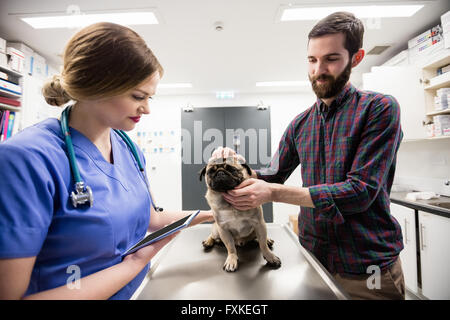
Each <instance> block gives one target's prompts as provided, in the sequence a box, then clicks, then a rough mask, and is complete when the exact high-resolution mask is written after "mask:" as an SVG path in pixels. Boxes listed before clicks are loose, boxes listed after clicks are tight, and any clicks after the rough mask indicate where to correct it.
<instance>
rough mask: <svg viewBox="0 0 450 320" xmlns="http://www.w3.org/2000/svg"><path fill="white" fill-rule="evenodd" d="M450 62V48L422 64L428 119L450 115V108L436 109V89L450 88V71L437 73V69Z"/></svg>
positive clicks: (438, 137)
mask: <svg viewBox="0 0 450 320" xmlns="http://www.w3.org/2000/svg"><path fill="white" fill-rule="evenodd" d="M448 64H450V50H449V49H445V50H443V51H442V52H441V53H440V54H439V55H436V56H434V57H433V58H432V59H431V60H430V61H428V62H426V63H425V64H423V65H422V66H421V69H422V75H423V78H422V80H421V82H422V84H423V89H424V95H425V116H426V120H427V122H428V121H432V120H433V116H437V115H450V109H444V110H435V109H434V97H435V96H436V91H437V90H439V89H441V88H450V72H447V73H444V74H441V75H437V69H438V68H440V67H443V66H446V65H448ZM446 138H450V137H448V136H437V137H432V138H428V139H424V140H431V139H446Z"/></svg>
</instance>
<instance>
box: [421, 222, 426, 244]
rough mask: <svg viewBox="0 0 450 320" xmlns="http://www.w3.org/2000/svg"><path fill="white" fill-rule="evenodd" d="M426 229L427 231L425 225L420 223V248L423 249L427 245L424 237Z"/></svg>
mask: <svg viewBox="0 0 450 320" xmlns="http://www.w3.org/2000/svg"><path fill="white" fill-rule="evenodd" d="M424 231H425V226H424V225H423V224H420V242H421V244H420V249H421V250H422V251H423V248H426V247H427V246H426V245H425V243H424V241H423V239H424V236H423V234H424Z"/></svg>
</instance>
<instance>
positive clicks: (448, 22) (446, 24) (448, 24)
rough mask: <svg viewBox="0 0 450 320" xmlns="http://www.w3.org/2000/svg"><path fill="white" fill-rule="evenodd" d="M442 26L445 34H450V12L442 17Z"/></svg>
mask: <svg viewBox="0 0 450 320" xmlns="http://www.w3.org/2000/svg"><path fill="white" fill-rule="evenodd" d="M441 25H442V32H443V33H446V32H450V11H447V12H446V13H444V14H443V15H442V16H441Z"/></svg>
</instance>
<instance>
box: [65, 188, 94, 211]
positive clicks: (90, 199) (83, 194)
mask: <svg viewBox="0 0 450 320" xmlns="http://www.w3.org/2000/svg"><path fill="white" fill-rule="evenodd" d="M70 198H71V199H72V204H73V206H74V207H75V208H76V207H77V206H78V205H82V204H85V203H87V204H88V205H89V206H90V207H92V205H93V204H94V195H93V194H92V189H91V187H89V186H85V185H84V182H77V183H75V191H72V193H71V195H70Z"/></svg>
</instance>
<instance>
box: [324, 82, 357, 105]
mask: <svg viewBox="0 0 450 320" xmlns="http://www.w3.org/2000/svg"><path fill="white" fill-rule="evenodd" d="M355 91H356V88H355V87H354V86H353V85H352V84H351V83H350V82H349V83H347V84H346V85H345V86H344V88H343V89H342V91H341V92H340V93H339V94H338V95H337V96H336V98H335V99H334V100H333V102H332V103H331V105H330V106H328V107H327V105H326V104H325V103H324V102H323V101H322V100H321V99H320V98H317V101H316V104H317V107H318V110H319V111H320V112H325V111H326V110H327V109H328V111H329V110H333V109H336V110H337V109H339V108H340V107H341V106H342V105H343V104H344V103H345V102H346V101H347V98H349V97H350V96H351V95H353V93H354V92H355Z"/></svg>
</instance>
